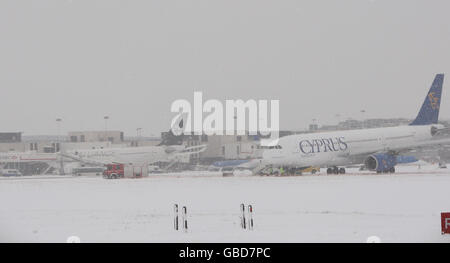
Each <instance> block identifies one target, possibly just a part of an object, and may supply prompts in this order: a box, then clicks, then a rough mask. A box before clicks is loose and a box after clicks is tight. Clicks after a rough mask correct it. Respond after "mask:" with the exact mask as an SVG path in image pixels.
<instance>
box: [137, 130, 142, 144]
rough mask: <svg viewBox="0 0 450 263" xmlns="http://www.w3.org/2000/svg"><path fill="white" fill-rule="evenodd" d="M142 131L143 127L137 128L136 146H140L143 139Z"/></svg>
mask: <svg viewBox="0 0 450 263" xmlns="http://www.w3.org/2000/svg"><path fill="white" fill-rule="evenodd" d="M141 131H142V128H137V129H136V147H137V146H139V142H140V141H141Z"/></svg>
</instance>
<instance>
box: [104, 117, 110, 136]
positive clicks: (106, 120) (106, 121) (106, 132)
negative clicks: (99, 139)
mask: <svg viewBox="0 0 450 263" xmlns="http://www.w3.org/2000/svg"><path fill="white" fill-rule="evenodd" d="M103 119H104V120H105V141H106V142H107V141H108V120H109V116H104V117H103Z"/></svg>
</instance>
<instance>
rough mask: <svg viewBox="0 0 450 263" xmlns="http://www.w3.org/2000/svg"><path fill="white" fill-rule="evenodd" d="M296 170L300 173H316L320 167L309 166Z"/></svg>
mask: <svg viewBox="0 0 450 263" xmlns="http://www.w3.org/2000/svg"><path fill="white" fill-rule="evenodd" d="M298 170H300V171H301V172H302V173H311V174H316V173H318V172H320V167H317V166H310V167H306V168H301V169H298Z"/></svg>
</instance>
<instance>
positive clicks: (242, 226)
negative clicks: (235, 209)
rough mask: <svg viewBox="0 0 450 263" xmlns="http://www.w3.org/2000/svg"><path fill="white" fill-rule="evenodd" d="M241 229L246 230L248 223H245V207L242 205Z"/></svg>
mask: <svg viewBox="0 0 450 263" xmlns="http://www.w3.org/2000/svg"><path fill="white" fill-rule="evenodd" d="M241 228H242V229H246V228H247V223H246V221H245V205H244V204H241Z"/></svg>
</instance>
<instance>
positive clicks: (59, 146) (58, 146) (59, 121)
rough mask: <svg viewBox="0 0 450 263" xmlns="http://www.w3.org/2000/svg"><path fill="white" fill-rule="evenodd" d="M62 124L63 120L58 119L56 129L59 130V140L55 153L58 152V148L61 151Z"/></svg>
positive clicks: (57, 140)
mask: <svg viewBox="0 0 450 263" xmlns="http://www.w3.org/2000/svg"><path fill="white" fill-rule="evenodd" d="M61 122H62V119H61V118H57V119H56V127H57V129H58V136H57V139H56V145H55V153H56V152H57V149H58V148H59V149H61V139H60V136H61Z"/></svg>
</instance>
